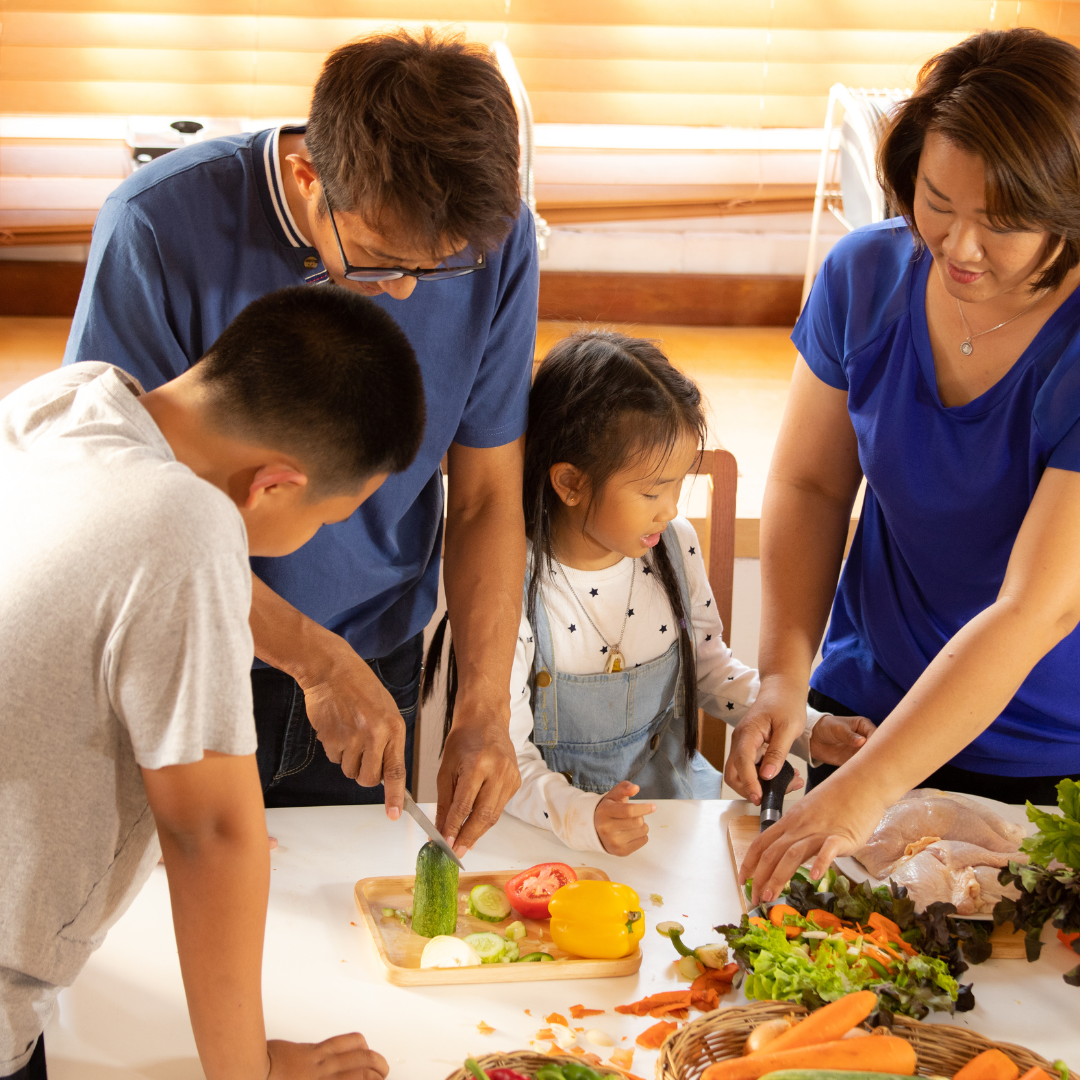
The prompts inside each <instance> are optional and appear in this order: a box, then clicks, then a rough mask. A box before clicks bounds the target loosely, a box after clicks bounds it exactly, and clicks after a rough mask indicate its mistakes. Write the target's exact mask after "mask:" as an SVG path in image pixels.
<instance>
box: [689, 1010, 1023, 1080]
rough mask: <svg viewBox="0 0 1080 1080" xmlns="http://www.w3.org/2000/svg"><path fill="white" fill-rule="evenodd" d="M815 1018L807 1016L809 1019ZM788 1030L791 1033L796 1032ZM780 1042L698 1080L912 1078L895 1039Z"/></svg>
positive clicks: (902, 1043) (904, 1050) (904, 1047)
mask: <svg viewBox="0 0 1080 1080" xmlns="http://www.w3.org/2000/svg"><path fill="white" fill-rule="evenodd" d="M852 996H854V995H852ZM871 996H873V995H871ZM841 1000H843V999H841ZM816 1015H817V1014H816V1013H811V1017H813V1016H816ZM803 1023H804V1024H805V1023H806V1021H805V1020H804V1021H803ZM798 1026H801V1025H797V1027H798ZM791 1030H792V1031H795V1030H796V1028H792V1029H791ZM784 1034H785V1035H786V1034H788V1033H787V1032H785V1033H784ZM782 1038H784V1035H780V1036H777V1038H775V1039H773V1041H772V1042H771V1043H768V1044H766V1046H765V1048H764V1050H762V1051H758V1052H757V1053H755V1054H749V1055H747V1056H746V1057H738V1058H729V1059H728V1060H727V1061H718V1062H717V1063H716V1064H715V1065H710V1066H709V1067H708V1068H707V1069H706V1070H705V1072H704V1073H703V1074H702V1077H701V1080H760V1078H761V1077H762V1076H764V1075H765V1074H766V1073H771V1072H777V1071H778V1070H780V1069H842V1070H847V1071H849V1072H885V1073H894V1074H897V1075H903V1076H912V1075H913V1074H914V1072H915V1048H914V1047H913V1046H912V1045H911V1043H909V1042H908V1041H907V1039H899V1038H897V1037H896V1036H895V1035H879V1036H876V1037H874V1038H872V1039H839V1040H837V1041H835V1042H826V1043H819V1044H818V1045H816V1046H799V1047H796V1048H794V1049H792V1050H779V1051H774V1050H773V1049H772V1048H773V1047H774V1046H775V1045H776V1044H777V1043H778V1042H779V1041H780V1040H781V1039H782ZM1033 1080H1034V1078H1033Z"/></svg>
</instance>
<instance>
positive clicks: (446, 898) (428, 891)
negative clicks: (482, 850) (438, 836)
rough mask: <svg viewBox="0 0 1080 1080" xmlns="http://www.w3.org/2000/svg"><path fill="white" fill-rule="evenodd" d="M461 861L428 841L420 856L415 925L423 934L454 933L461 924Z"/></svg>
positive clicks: (414, 892) (417, 930)
mask: <svg viewBox="0 0 1080 1080" xmlns="http://www.w3.org/2000/svg"><path fill="white" fill-rule="evenodd" d="M457 887H458V868H457V864H456V863H455V862H454V861H453V860H452V859H449V858H447V857H446V855H444V854H443V852H442V850H441V849H440V848H438V847H436V846H435V844H434V843H432V841H430V840H429V841H428V842H427V843H426V844H425V845H424V846H423V847H422V848H421V849H420V852H419V854H418V855H417V856H416V887H415V889H414V891H413V917H412V928H413V929H414V930H415V931H416V932H417V933H418V934H420V935H421V937H427V938H432V937H438V936H439V935H440V934H453V932H454V929H455V928H456V927H457V914H458V911H457Z"/></svg>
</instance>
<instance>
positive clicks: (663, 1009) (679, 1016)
mask: <svg viewBox="0 0 1080 1080" xmlns="http://www.w3.org/2000/svg"><path fill="white" fill-rule="evenodd" d="M649 1015H650V1016H651V1017H652V1018H653V1019H654V1020H663V1019H664V1018H665V1017H670V1018H671V1019H672V1020H688V1019H689V1018H690V1010H689V1009H679V1008H676V1007H675V1006H674V1005H661V1006H660V1008H659V1009H653V1010H652V1011H651V1012H650V1013H649Z"/></svg>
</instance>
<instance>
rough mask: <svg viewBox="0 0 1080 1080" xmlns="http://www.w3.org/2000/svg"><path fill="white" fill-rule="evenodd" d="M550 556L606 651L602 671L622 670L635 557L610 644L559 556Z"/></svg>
mask: <svg viewBox="0 0 1080 1080" xmlns="http://www.w3.org/2000/svg"><path fill="white" fill-rule="evenodd" d="M552 558H553V559H554V560H555V565H556V566H558V568H559V569H560V570H562V575H563V580H564V581H565V582H566V584H567V586H568V587H569V589H570V593H571V595H572V596H573V597H574V599H575V600H576V601H577V606H578V607H579V608H581V610H582V612H583V613H584V615H585V618H586V619H588V620H589V625H590V626H591V627H592V628H593V629H594V630H595V631H596V634H597V636H598V637H599V638H600V640H601V641H602V642H603V643H604V647H605V648H606V649H607V652H608V659H607V663H606V664H605V665H604V672H605V673H606V674H608V675H611V674H613V673H614V672H616V671H622V669H623V656H622V642H623V638H624V637H626V620H627V619H628V618H629V617H630V601H631V600H633V598H634V577H635V576H636V575H637V559H633V560H631V562H632V564H633V565H632V567H631V569H630V593H629V595H628V596H627V598H626V607H625V608H624V613H623V620H622V630H621V631H620V633H619V640H618V641H617V642H616V643H615V644H614V645H612V644H611V643H610V642H609V641H608V639H607V638H606V637H604V635H603V634H601V633H600V627H599V626H597V625H596V623H595V622H593V617H592V616H591V615H590V614H589V611H588V608H586V607H585V605H584V604H583V603H582V602H581V597H579V596H578V594H577V590H576V589H575V588H574V583H573V582H572V581H571V580H570V575H569V574H568V573H567V572H566V568H565V567H564V566H563V564H562V563H561V562H559V557H558V556H557V555H555V554H552Z"/></svg>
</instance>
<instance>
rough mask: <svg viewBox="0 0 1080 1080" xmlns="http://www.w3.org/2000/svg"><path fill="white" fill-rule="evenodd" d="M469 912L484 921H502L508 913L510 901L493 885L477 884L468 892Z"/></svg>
mask: <svg viewBox="0 0 1080 1080" xmlns="http://www.w3.org/2000/svg"><path fill="white" fill-rule="evenodd" d="M469 914H470V915H472V916H474V917H475V918H477V919H483V920H484V922H502V921H503V919H505V918H506V917H507V916H508V915H509V914H510V901H509V900H507V899H506V893H504V892H503V891H502V889H497V888H495V886H494V885H477V886H476V888H475V889H473V891H472V892H471V893H469Z"/></svg>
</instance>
